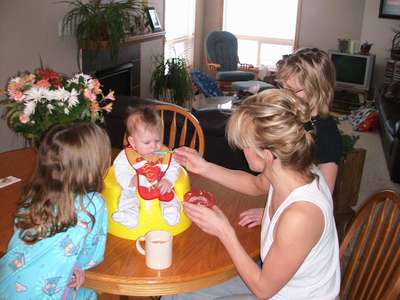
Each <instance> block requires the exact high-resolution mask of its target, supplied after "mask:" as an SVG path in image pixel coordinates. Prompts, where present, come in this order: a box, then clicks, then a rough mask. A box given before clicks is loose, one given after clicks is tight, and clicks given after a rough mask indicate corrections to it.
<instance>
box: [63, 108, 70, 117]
mask: <svg viewBox="0 0 400 300" xmlns="http://www.w3.org/2000/svg"><path fill="white" fill-rule="evenodd" d="M64 113H65V114H66V115H69V109H68V107H66V108H64Z"/></svg>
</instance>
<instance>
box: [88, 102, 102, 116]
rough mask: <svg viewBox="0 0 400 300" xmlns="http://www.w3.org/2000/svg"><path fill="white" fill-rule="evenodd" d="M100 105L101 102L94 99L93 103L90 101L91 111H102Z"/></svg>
mask: <svg viewBox="0 0 400 300" xmlns="http://www.w3.org/2000/svg"><path fill="white" fill-rule="evenodd" d="M100 109H101V108H100V106H99V104H98V103H97V102H95V101H92V102H91V103H90V111H91V112H94V113H95V112H98V111H100Z"/></svg>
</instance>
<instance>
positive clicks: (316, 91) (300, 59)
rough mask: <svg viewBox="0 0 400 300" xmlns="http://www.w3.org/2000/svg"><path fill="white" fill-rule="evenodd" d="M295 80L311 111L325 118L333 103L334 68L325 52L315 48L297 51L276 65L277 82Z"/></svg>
mask: <svg viewBox="0 0 400 300" xmlns="http://www.w3.org/2000/svg"><path fill="white" fill-rule="evenodd" d="M293 77H294V78H296V79H297V80H298V81H299V83H300V85H301V87H302V88H304V93H305V97H304V98H303V99H304V100H305V101H307V102H308V103H309V106H310V109H311V111H313V110H316V111H317V112H318V115H319V116H321V117H325V116H327V115H328V114H329V108H330V106H331V103H332V101H333V96H334V90H335V81H336V79H335V78H336V74H335V67H334V65H333V63H332V61H331V60H330V59H329V56H328V54H327V53H326V52H324V51H322V50H319V49H316V48H303V49H299V50H297V51H296V52H294V53H293V54H290V55H288V56H287V57H285V58H284V59H282V60H281V61H279V62H278V63H277V81H278V82H279V83H281V84H284V83H285V82H287V81H288V80H289V79H290V78H293Z"/></svg>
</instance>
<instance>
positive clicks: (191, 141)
mask: <svg viewBox="0 0 400 300" xmlns="http://www.w3.org/2000/svg"><path fill="white" fill-rule="evenodd" d="M155 108H156V109H157V110H159V111H160V114H161V120H162V136H163V137H164V139H165V137H166V136H167V140H164V141H163V143H164V144H165V145H167V146H168V147H169V148H170V149H173V148H176V147H180V146H184V145H186V146H188V147H190V148H193V149H196V150H197V151H198V152H199V154H200V155H201V156H203V154H204V150H205V138H204V132H203V128H202V127H201V125H200V122H199V121H198V120H197V118H196V117H195V116H193V115H192V113H190V112H189V111H187V110H185V109H183V108H181V107H179V106H177V105H168V104H160V105H156V106H155Z"/></svg>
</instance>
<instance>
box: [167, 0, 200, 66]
mask: <svg viewBox="0 0 400 300" xmlns="http://www.w3.org/2000/svg"><path fill="white" fill-rule="evenodd" d="M195 7H196V0H185V1H182V0H165V31H166V34H165V39H166V42H165V49H164V56H165V58H170V57H184V58H185V59H186V62H187V63H188V65H193V50H194V46H193V44H194V27H195Z"/></svg>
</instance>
